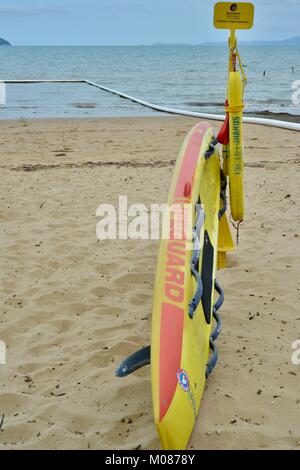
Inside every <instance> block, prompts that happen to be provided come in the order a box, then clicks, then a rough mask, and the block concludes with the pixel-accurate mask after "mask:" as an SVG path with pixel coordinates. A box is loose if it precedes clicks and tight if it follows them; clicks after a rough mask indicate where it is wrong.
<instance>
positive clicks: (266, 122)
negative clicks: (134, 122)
mask: <svg viewBox="0 0 300 470" xmlns="http://www.w3.org/2000/svg"><path fill="white" fill-rule="evenodd" d="M1 82H2V83H6V84H11V85H14V84H15V85H16V84H22V83H23V84H30V83H32V84H34V83H85V84H87V85H90V86H93V87H95V88H98V89H100V90H102V91H105V92H107V93H111V94H113V95H117V96H119V97H120V98H124V99H126V100H129V101H132V102H133V103H137V104H139V105H141V106H144V107H146V108H149V109H153V110H154V111H160V112H162V113H168V114H176V115H179V116H188V117H196V118H201V119H210V120H211V121H224V119H225V116H224V115H219V114H208V113H197V112H193V111H187V110H184V109H176V108H169V107H167V106H160V105H157V104H154V103H150V102H148V101H144V100H141V99H139V98H136V97H134V96H130V95H127V94H126V93H122V92H121V91H118V90H114V89H113V88H108V87H106V86H103V85H100V84H99V83H96V82H92V81H91V80H85V79H82V80H72V79H70V80H46V79H36V80H1V81H0V83H1ZM243 122H244V123H246V124H258V125H261V126H269V127H277V128H280V129H287V130H290V131H300V124H299V123H296V122H287V121H279V120H276V119H267V118H254V117H243Z"/></svg>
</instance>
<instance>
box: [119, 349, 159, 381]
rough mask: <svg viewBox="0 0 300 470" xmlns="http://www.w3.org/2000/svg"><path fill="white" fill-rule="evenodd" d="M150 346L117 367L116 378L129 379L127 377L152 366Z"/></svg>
mask: <svg viewBox="0 0 300 470" xmlns="http://www.w3.org/2000/svg"><path fill="white" fill-rule="evenodd" d="M150 352H151V348H150V346H146V347H145V348H142V349H139V350H138V351H136V352H135V353H133V354H131V355H130V356H128V357H126V358H125V359H124V360H123V361H122V362H121V363H120V364H119V365H118V367H117V369H116V376H117V377H127V375H130V374H132V372H135V371H136V370H138V369H140V368H141V367H144V366H147V365H149V364H150Z"/></svg>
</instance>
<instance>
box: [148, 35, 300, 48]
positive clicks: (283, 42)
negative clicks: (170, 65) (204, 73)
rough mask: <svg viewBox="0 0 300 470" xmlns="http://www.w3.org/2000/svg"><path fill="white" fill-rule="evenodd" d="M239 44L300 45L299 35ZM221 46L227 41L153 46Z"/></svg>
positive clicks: (157, 44) (158, 44)
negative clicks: (277, 39)
mask: <svg viewBox="0 0 300 470" xmlns="http://www.w3.org/2000/svg"><path fill="white" fill-rule="evenodd" d="M239 43H240V44H242V45H244V46H300V36H296V37H294V38H289V39H282V40H279V41H240V42H239ZM220 45H221V46H223V45H227V41H226V42H225V41H224V42H212V41H210V42H203V43H200V44H174V43H171V44H168V43H166V44H164V43H156V44H153V46H155V47H157V46H177V47H178V46H220Z"/></svg>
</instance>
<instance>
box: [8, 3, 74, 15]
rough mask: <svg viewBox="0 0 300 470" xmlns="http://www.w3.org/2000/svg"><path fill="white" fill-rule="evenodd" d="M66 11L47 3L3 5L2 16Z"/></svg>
mask: <svg viewBox="0 0 300 470" xmlns="http://www.w3.org/2000/svg"><path fill="white" fill-rule="evenodd" d="M56 13H66V10H65V9H64V8H62V7H59V6H53V7H50V6H48V5H45V4H39V5H22V6H18V5H1V6H0V16H26V15H40V14H56Z"/></svg>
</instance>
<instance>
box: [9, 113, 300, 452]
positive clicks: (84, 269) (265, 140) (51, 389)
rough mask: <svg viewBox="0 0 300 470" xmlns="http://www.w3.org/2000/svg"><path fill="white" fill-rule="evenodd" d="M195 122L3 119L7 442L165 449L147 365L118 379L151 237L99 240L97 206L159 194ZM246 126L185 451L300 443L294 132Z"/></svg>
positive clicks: (142, 296) (138, 341) (144, 327)
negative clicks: (240, 221)
mask: <svg viewBox="0 0 300 470" xmlns="http://www.w3.org/2000/svg"><path fill="white" fill-rule="evenodd" d="M195 122H196V121H195V120H194V119H190V118H178V117H171V118H170V117H153V118H141V119H137V118H128V119H124V118H119V119H84V120H44V121H43V120H41V121H39V120H36V121H28V120H20V121H6V122H4V121H1V125H0V134H1V135H0V167H1V207H0V220H1V253H0V255H1V258H0V259H1V270H0V275H1V284H0V288H1V311H0V340H4V341H5V342H6V343H7V346H8V350H7V365H6V366H3V365H2V366H0V372H1V381H0V418H1V415H2V413H3V414H4V422H3V426H2V431H1V432H0V448H1V449H11V448H18V449H58V448H63V449H67V448H68V449H69V448H70V449H89V448H90V449H103V448H104V449H105V448H106V449H134V448H137V447H138V448H142V449H157V448H158V447H159V441H158V438H157V435H156V431H155V428H154V425H153V420H152V408H151V392H150V369H149V368H145V369H144V370H141V371H139V372H138V373H136V374H134V375H132V376H131V377H129V378H126V379H118V378H116V377H114V370H115V366H116V364H117V362H118V361H119V360H120V359H121V358H122V357H123V356H124V355H126V354H128V353H130V352H133V351H134V350H135V349H136V348H139V347H141V346H143V345H146V344H148V343H149V339H150V327H151V303H152V288H153V279H154V273H155V264H156V255H157V243H156V242H153V241H109V242H99V241H97V239H96V232H95V230H96V224H97V221H98V219H97V218H96V215H95V213H96V208H97V207H98V206H99V204H101V203H104V202H108V203H114V204H116V203H117V200H118V196H119V194H122V195H128V196H129V202H142V203H144V204H146V205H147V206H148V205H149V204H151V203H155V202H165V201H166V198H167V193H168V188H169V183H170V178H171V173H172V168H173V164H174V161H175V159H176V156H177V153H178V150H179V147H180V145H181V142H182V140H183V138H184V136H185V134H186V132H187V131H188V130H189V128H190V127H191V126H192V125H193V124H194V123H195ZM213 125H214V126H215V127H217V126H218V123H213ZM245 140H246V170H245V172H246V193H247V219H246V221H245V224H244V226H243V229H242V232H241V240H240V245H239V248H238V251H236V252H235V253H234V254H232V255H230V257H229V269H227V270H226V271H222V272H219V273H218V280H219V282H220V283H221V285H222V286H223V288H224V290H225V296H226V301H225V305H224V308H223V321H224V329H223V332H222V335H221V336H220V338H219V340H218V345H219V350H220V360H219V363H218V366H217V368H216V370H215V371H214V374H213V375H212V376H211V378H209V380H208V383H207V389H206V392H205V395H204V397H203V401H202V405H201V410H200V415H199V419H198V421H197V424H196V427H195V432H194V434H193V436H192V439H191V441H190V447H189V448H191V449H221V448H225V449H249V448H252V449H256V448H262V449H269V448H277V449H278V448H289V449H296V448H298V449H299V448H300V447H299V446H300V394H299V374H300V366H296V365H293V364H292V362H291V355H292V349H291V343H292V342H293V341H295V340H296V339H300V310H299V266H300V256H299V237H300V222H299V199H300V194H299V162H300V139H299V134H297V133H296V132H289V131H283V130H279V129H272V128H264V127H258V126H253V125H252V126H246V129H245ZM88 162H89V163H88ZM29 170H31V171H29Z"/></svg>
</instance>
